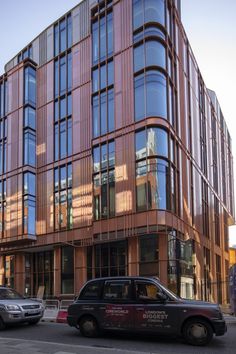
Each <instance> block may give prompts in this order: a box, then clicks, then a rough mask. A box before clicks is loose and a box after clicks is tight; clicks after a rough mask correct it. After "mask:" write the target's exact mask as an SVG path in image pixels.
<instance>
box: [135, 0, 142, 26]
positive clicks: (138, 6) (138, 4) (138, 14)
mask: <svg viewBox="0 0 236 354" xmlns="http://www.w3.org/2000/svg"><path fill="white" fill-rule="evenodd" d="M143 21H144V16H143V1H142V0H133V28H134V29H136V28H139V27H140V26H142V24H143Z"/></svg>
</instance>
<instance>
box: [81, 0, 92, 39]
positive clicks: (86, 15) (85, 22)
mask: <svg viewBox="0 0 236 354" xmlns="http://www.w3.org/2000/svg"><path fill="white" fill-rule="evenodd" d="M89 11H90V9H89V2H88V1H84V2H82V4H81V5H80V12H79V18H80V37H79V40H80V41H81V40H82V39H84V38H85V37H87V36H88V35H89V34H90V12H89Z"/></svg>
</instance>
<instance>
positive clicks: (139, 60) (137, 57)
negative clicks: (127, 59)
mask: <svg viewBox="0 0 236 354" xmlns="http://www.w3.org/2000/svg"><path fill="white" fill-rule="evenodd" d="M144 67H145V61H144V44H141V45H139V46H138V47H135V48H134V72H137V71H139V70H141V69H143V68H144Z"/></svg>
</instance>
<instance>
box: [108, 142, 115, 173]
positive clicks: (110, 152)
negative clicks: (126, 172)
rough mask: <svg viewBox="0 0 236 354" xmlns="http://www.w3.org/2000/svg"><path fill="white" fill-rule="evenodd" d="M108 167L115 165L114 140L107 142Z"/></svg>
mask: <svg viewBox="0 0 236 354" xmlns="http://www.w3.org/2000/svg"><path fill="white" fill-rule="evenodd" d="M108 155H109V161H108V163H109V167H114V166H115V142H114V141H111V142H109V144H108Z"/></svg>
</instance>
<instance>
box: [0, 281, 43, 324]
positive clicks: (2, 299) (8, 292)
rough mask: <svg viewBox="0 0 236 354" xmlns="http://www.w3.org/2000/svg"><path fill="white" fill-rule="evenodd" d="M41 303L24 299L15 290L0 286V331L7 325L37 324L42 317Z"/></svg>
mask: <svg viewBox="0 0 236 354" xmlns="http://www.w3.org/2000/svg"><path fill="white" fill-rule="evenodd" d="M43 313H44V306H43V304H42V303H40V302H38V301H35V300H31V299H26V298H24V297H23V296H21V295H20V294H18V293H17V292H16V291H15V290H13V289H11V288H8V287H4V286H0V330H1V329H4V328H5V327H6V326H7V325H8V324H14V323H24V322H27V323H29V324H32V325H33V324H37V323H38V322H39V321H40V319H41V318H42V317H43Z"/></svg>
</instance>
